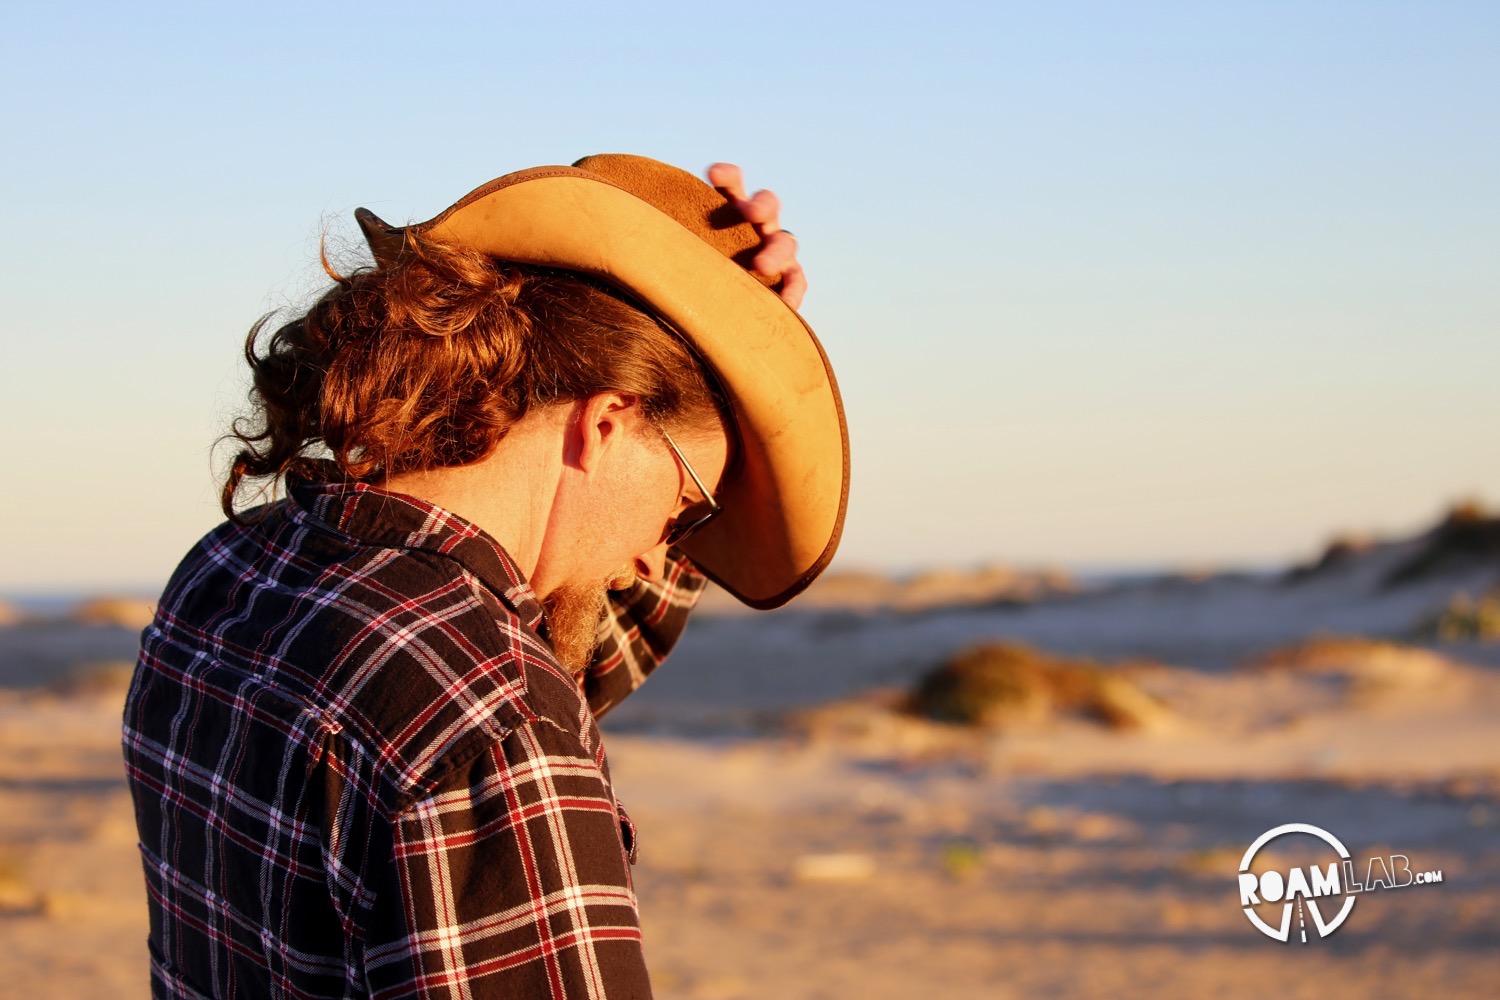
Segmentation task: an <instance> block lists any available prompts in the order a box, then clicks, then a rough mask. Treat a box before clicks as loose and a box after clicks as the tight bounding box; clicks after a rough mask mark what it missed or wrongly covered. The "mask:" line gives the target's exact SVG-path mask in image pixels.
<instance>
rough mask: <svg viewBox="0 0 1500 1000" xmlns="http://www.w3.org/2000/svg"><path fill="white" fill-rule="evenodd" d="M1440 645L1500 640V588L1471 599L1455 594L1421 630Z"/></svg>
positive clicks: (1464, 594)
mask: <svg viewBox="0 0 1500 1000" xmlns="http://www.w3.org/2000/svg"><path fill="white" fill-rule="evenodd" d="M1420 631H1421V633H1422V634H1424V635H1427V636H1431V637H1432V638H1435V639H1438V640H1440V641H1442V642H1493V641H1495V640H1496V639H1500V589H1496V590H1491V591H1489V592H1488V593H1484V594H1480V595H1479V597H1477V598H1475V597H1470V596H1469V595H1468V594H1466V593H1462V592H1461V593H1458V594H1455V595H1454V596H1453V599H1452V600H1450V601H1449V602H1448V603H1447V604H1446V605H1444V606H1443V608H1442V610H1440V611H1439V612H1438V613H1437V614H1436V615H1434V616H1433V617H1432V618H1431V619H1430V620H1429V621H1427V622H1426V623H1425V624H1424V625H1423V627H1422V628H1421V630H1420Z"/></svg>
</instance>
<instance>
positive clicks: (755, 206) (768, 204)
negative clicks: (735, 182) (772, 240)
mask: <svg viewBox="0 0 1500 1000" xmlns="http://www.w3.org/2000/svg"><path fill="white" fill-rule="evenodd" d="M739 209H740V214H741V215H743V216H744V217H745V218H746V220H748V221H750V222H753V223H755V225H757V226H759V227H760V234H761V236H770V235H771V234H772V233H777V232H780V231H781V199H780V198H778V197H776V196H775V195H774V194H772V193H771V192H770V191H757V192H755V197H753V198H751V199H750V200H749V201H744V202H741V203H740V205H739Z"/></svg>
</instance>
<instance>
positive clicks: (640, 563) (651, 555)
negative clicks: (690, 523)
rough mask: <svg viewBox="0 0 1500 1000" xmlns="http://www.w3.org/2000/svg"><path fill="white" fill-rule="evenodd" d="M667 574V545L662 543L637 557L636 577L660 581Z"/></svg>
mask: <svg viewBox="0 0 1500 1000" xmlns="http://www.w3.org/2000/svg"><path fill="white" fill-rule="evenodd" d="M666 572H667V543H666V542H662V543H661V544H660V545H658V546H657V547H656V548H654V549H649V550H647V551H645V552H642V553H641V554H640V555H638V556H636V557H635V575H636V576H638V577H640V578H641V579H643V580H660V579H661V578H662V577H663V576H665V575H666Z"/></svg>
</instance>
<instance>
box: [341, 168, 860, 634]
mask: <svg viewBox="0 0 1500 1000" xmlns="http://www.w3.org/2000/svg"><path fill="white" fill-rule="evenodd" d="M371 221H374V219H373V216H368V214H367V213H366V214H362V216H361V225H362V226H364V228H365V231H366V235H367V237H369V238H370V243H371V247H372V249H373V250H374V251H375V254H376V258H377V260H378V261H381V262H388V261H389V260H391V259H394V257H395V256H396V255H399V251H400V242H401V234H402V231H401V230H390V229H384V228H383V227H378V226H372V225H371V224H370V222H371ZM408 228H409V229H410V230H411V231H416V232H419V233H423V234H426V235H431V236H435V237H438V238H440V239H446V240H451V241H455V242H458V243H460V244H462V245H465V246H469V247H472V248H474V249H477V250H480V251H482V252H484V253H486V254H489V255H490V256H492V257H495V258H498V259H500V260H507V261H514V262H516V263H522V264H539V265H544V266H547V267H556V268H563V269H566V270H571V271H578V272H581V273H583V274H588V275H592V276H593V277H595V278H598V279H600V280H602V281H605V282H607V283H609V284H610V285H613V286H615V287H617V288H619V289H620V290H621V291H623V292H625V293H627V294H628V295H630V296H631V297H633V298H634V299H636V300H637V301H638V302H640V303H641V304H642V305H644V306H645V307H647V308H648V309H649V310H650V311H651V312H652V313H654V314H655V315H656V316H657V317H658V318H659V319H661V320H662V321H663V322H665V323H666V324H667V325H669V326H670V327H672V328H673V329H674V330H676V331H677V332H678V333H679V334H680V335H681V336H683V337H684V338H686V339H687V340H688V341H689V342H690V343H691V344H692V345H693V347H694V348H695V350H696V351H697V353H698V355H699V356H700V357H701V358H702V359H703V360H704V361H705V362H706V363H707V364H708V365H709V366H711V367H712V368H713V370H714V373H715V374H716V375H717V376H718V379H719V381H720V383H721V384H722V385H723V387H724V389H725V391H726V393H727V394H728V396H729V397H730V400H729V401H730V405H731V407H732V408H733V412H734V418H735V422H736V425H737V427H736V429H737V431H738V434H739V444H740V453H739V456H738V458H737V460H736V463H735V473H734V475H733V476H731V477H730V479H729V481H727V482H725V483H724V484H723V485H722V487H721V489H720V491H719V493H718V500H719V502H720V504H721V505H722V506H723V512H722V513H721V514H720V515H719V516H718V517H717V518H715V519H714V520H713V521H712V522H711V523H710V524H708V525H707V526H705V527H704V528H703V529H702V530H701V531H699V532H697V533H695V534H694V535H693V536H692V537H691V538H689V539H687V540H686V541H685V542H684V543H683V544H682V547H681V548H682V551H683V553H684V554H686V555H687V556H688V557H689V558H690V559H692V561H693V562H694V563H695V564H696V565H697V566H698V567H699V568H700V569H701V570H702V571H703V572H704V573H705V574H706V575H707V576H709V577H710V578H711V579H713V580H714V581H715V582H717V583H718V584H719V585H720V586H722V587H723V588H724V589H725V590H728V591H729V592H730V593H731V594H733V595H734V596H735V597H736V598H738V599H739V600H740V601H742V602H743V603H745V604H747V605H749V606H750V607H753V608H763V609H768V608H775V607H780V606H781V605H783V604H785V603H786V602H787V601H790V600H791V599H792V598H793V597H795V596H796V595H797V594H799V593H801V592H802V591H803V590H804V589H806V587H807V586H808V584H810V583H811V582H812V581H813V580H814V579H815V578H816V577H817V576H818V574H820V573H821V572H822V571H823V570H824V569H825V568H826V567H827V566H828V563H829V562H830V561H831V560H832V558H833V554H834V551H835V550H836V549H837V547H838V543H839V537H840V535H841V533H842V531H843V525H844V514H845V510H846V507H847V505H848V498H849V435H848V429H847V426H846V424H845V420H844V408H843V402H842V399H841V398H840V396H839V391H838V385H837V383H836V382H835V380H834V374H833V369H832V367H831V366H830V365H829V363H828V357H827V355H826V354H825V353H824V351H823V347H822V345H821V344H820V343H819V342H818V338H817V336H816V335H815V334H814V333H813V331H812V328H811V327H809V326H808V325H807V323H806V322H805V321H804V320H803V319H802V317H801V316H800V315H799V314H798V313H797V312H796V311H795V310H793V309H792V308H790V307H789V306H788V305H787V304H786V303H785V302H783V301H782V300H781V298H780V297H779V296H778V295H777V294H776V293H775V292H773V291H771V290H770V289H769V288H767V287H766V286H765V285H763V284H761V283H760V282H759V281H757V280H756V278H755V277H753V276H752V275H751V274H750V273H748V272H747V271H745V270H744V269H743V268H741V267H740V266H739V265H738V264H736V263H735V262H734V261H733V260H731V259H730V258H728V257H726V256H724V255H723V254H722V253H720V252H719V251H718V250H717V249H715V248H714V247H712V246H710V245H709V244H708V243H706V242H705V241H704V240H703V239H701V238H699V237H698V236H697V235H695V234H694V233H692V232H691V231H689V230H688V229H687V228H685V227H684V226H683V225H682V224H681V223H679V222H677V221H676V220H675V219H673V218H672V217H671V216H669V215H667V214H666V213H664V212H662V211H661V210H660V209H658V208H656V207H655V206H653V205H651V204H649V203H648V202H646V201H644V200H642V199H641V198H639V197H637V196H635V195H634V194H631V193H630V192H628V191H626V190H624V189H622V188H620V187H618V186H616V185H615V184H613V183H612V182H610V181H609V180H606V179H604V178H602V177H599V176H596V175H594V174H592V173H589V172H588V171H586V170H581V169H578V168H576V167H562V166H557V167H537V168H533V169H530V170H523V171H519V172H517V173H513V174H507V175H506V176H504V177H501V178H498V179H497V180H494V181H491V182H490V183H489V184H486V185H484V186H483V187H481V188H479V189H477V190H475V191H473V192H472V193H470V194H469V195H467V196H466V197H465V198H463V199H462V200H461V201H459V202H458V203H456V204H455V205H453V206H452V207H451V208H449V209H448V210H446V211H445V212H443V213H442V214H441V215H439V216H437V217H436V218H435V219H432V220H431V221H429V222H425V223H420V224H418V225H415V226H411V227H408Z"/></svg>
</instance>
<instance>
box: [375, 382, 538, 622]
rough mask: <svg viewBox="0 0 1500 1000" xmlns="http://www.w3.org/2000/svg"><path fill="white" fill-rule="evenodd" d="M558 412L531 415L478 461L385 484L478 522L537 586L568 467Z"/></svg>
mask: <svg viewBox="0 0 1500 1000" xmlns="http://www.w3.org/2000/svg"><path fill="white" fill-rule="evenodd" d="M555 416H556V415H555V414H553V413H550V412H547V411H533V412H532V413H529V414H527V416H526V417H525V418H523V419H521V420H519V421H517V422H516V423H515V424H514V425H512V426H511V428H510V430H509V431H507V432H506V435H505V437H503V438H501V439H500V443H499V444H498V445H496V447H495V450H494V451H492V452H491V453H490V454H489V455H488V456H486V457H485V458H483V459H481V460H480V461H478V462H475V463H473V464H472V465H463V466H451V467H448V468H443V469H432V470H429V471H426V472H409V473H403V474H401V475H397V476H392V477H390V478H389V479H387V480H385V481H384V482H383V483H381V484H380V486H381V488H382V489H387V490H391V491H393V492H396V493H404V494H406V495H407V496H413V497H416V498H417V499H419V500H425V501H426V502H428V503H430V504H435V505H436V506H438V507H441V508H443V509H444V510H447V511H450V512H452V513H454V514H457V515H458V516H459V517H462V518H464V519H465V520H467V521H471V522H473V523H474V524H476V525H478V526H479V527H480V528H482V529H484V531H485V532H487V533H488V534H489V535H491V536H492V537H493V538H494V539H495V541H497V542H499V543H500V545H501V547H502V548H504V549H505V551H506V553H507V554H508V555H509V556H510V557H511V559H512V560H514V561H515V564H516V566H517V568H518V569H520V571H521V572H522V573H523V574H525V576H526V578H527V579H528V580H531V581H532V583H533V586H535V584H536V581H535V580H534V579H533V577H534V575H535V573H536V568H537V563H538V561H539V559H540V557H541V553H542V544H543V541H544V539H545V537H546V533H547V524H548V521H549V519H550V518H551V516H552V508H553V502H554V499H555V497H556V492H557V486H558V481H559V477H560V474H561V471H562V425H561V423H560V422H559V421H558V420H556V419H554V418H555ZM537 596H538V597H544V596H546V595H544V594H541V593H538V594H537Z"/></svg>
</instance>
